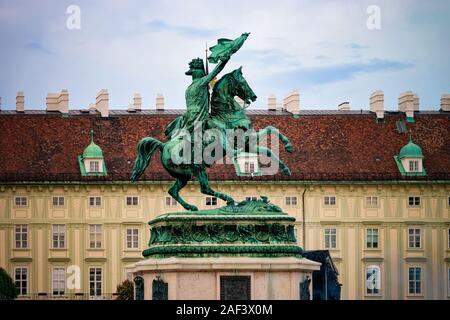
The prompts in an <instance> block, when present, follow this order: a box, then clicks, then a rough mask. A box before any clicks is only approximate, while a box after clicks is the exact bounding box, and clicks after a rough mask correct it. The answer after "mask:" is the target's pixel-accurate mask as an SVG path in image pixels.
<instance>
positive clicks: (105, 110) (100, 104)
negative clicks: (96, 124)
mask: <svg viewBox="0 0 450 320" xmlns="http://www.w3.org/2000/svg"><path fill="white" fill-rule="evenodd" d="M95 109H96V110H97V111H98V112H100V114H101V115H102V117H108V115H109V93H108V90H106V89H102V90H100V91H99V92H98V93H97V97H96V99H95Z"/></svg>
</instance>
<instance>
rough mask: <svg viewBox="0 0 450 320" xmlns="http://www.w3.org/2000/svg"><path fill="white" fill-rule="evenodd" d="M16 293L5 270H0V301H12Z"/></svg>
mask: <svg viewBox="0 0 450 320" xmlns="http://www.w3.org/2000/svg"><path fill="white" fill-rule="evenodd" d="M18 293H19V292H18V290H17V288H16V285H15V283H14V281H13V279H12V278H11V277H10V276H9V274H8V273H7V272H6V270H5V269H3V268H0V300H14V299H16V298H17V295H18Z"/></svg>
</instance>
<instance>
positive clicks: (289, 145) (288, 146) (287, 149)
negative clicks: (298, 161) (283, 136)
mask: <svg viewBox="0 0 450 320" xmlns="http://www.w3.org/2000/svg"><path fill="white" fill-rule="evenodd" d="M284 149H285V150H286V151H287V152H289V153H292V151H294V148H293V147H292V144H288V145H286V147H285V148H284Z"/></svg>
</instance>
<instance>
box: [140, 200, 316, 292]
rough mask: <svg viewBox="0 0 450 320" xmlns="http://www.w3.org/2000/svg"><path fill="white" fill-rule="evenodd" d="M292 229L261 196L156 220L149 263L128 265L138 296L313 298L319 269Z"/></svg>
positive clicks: (289, 220) (152, 224) (289, 219)
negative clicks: (216, 207) (230, 204)
mask: <svg viewBox="0 0 450 320" xmlns="http://www.w3.org/2000/svg"><path fill="white" fill-rule="evenodd" d="M294 222H295V218H293V217H290V216H288V215H287V214H286V213H284V212H282V211H281V209H280V208H279V207H277V206H275V205H273V204H270V203H269V202H268V201H267V199H266V198H264V197H262V199H261V200H256V201H243V202H241V203H239V204H238V205H235V206H226V207H223V208H219V209H215V210H205V211H198V212H193V213H189V212H176V213H168V214H164V215H160V216H158V217H156V218H155V219H154V220H152V221H150V222H149V225H150V232H151V233H150V241H149V247H148V248H147V249H146V250H144V251H143V256H144V257H145V258H146V259H145V260H143V261H140V262H137V263H135V264H134V265H132V266H131V267H132V268H133V275H134V279H135V283H137V284H138V285H136V286H135V289H136V290H137V292H136V296H137V297H140V298H141V299H142V298H143V299H170V300H172V299H174V300H175V299H177V300H216V299H249V300H252V299H264V300H265V299H268V300H270V299H294V300H298V299H300V298H303V299H305V297H306V298H310V297H311V296H312V295H310V296H308V294H307V293H306V295H305V291H308V290H307V288H308V286H309V292H311V291H312V283H311V281H310V280H311V279H312V272H313V271H315V270H319V268H320V263H317V262H313V261H310V260H307V259H305V258H303V257H302V249H301V248H300V247H299V246H298V245H297V239H296V236H295V229H294ZM308 279H309V280H308ZM305 280H306V282H305ZM302 283H303V284H302ZM305 284H306V286H305ZM301 291H303V294H302V293H301Z"/></svg>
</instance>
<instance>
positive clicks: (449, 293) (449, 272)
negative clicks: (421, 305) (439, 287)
mask: <svg viewBox="0 0 450 320" xmlns="http://www.w3.org/2000/svg"><path fill="white" fill-rule="evenodd" d="M447 276H448V278H447V296H449V297H450V268H448V270H447Z"/></svg>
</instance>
